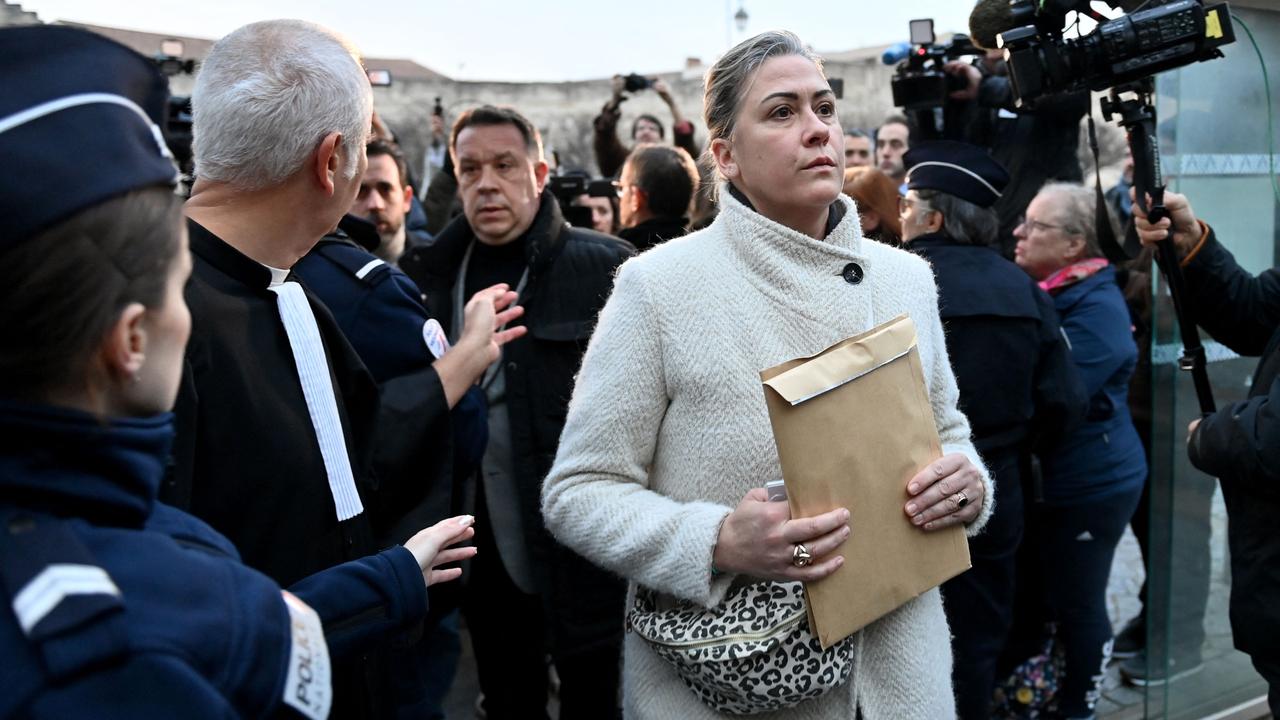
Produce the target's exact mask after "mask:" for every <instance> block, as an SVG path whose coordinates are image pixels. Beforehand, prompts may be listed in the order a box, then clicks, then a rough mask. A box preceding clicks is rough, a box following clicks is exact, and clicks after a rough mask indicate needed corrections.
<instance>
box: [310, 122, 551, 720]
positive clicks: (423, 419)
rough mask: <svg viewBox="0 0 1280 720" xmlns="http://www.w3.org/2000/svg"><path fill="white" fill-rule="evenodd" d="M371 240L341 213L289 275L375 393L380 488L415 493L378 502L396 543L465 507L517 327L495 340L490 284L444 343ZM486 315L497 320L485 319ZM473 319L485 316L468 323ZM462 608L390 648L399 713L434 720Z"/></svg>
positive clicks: (507, 302)
mask: <svg viewBox="0 0 1280 720" xmlns="http://www.w3.org/2000/svg"><path fill="white" fill-rule="evenodd" d="M379 142H380V141H379ZM373 147H374V144H373V143H370V148H373ZM383 147H385V145H383ZM371 152H372V150H371ZM362 191H363V182H362ZM358 203H359V201H358V200H357V204H358ZM380 242H386V238H385V237H379V232H378V230H377V228H376V226H375V225H373V224H372V223H369V222H366V221H365V220H362V219H361V218H358V217H356V216H354V215H347V216H345V217H344V218H343V219H342V221H341V223H340V224H339V227H338V229H336V230H335V231H334V232H333V233H330V234H329V235H327V236H325V237H324V238H322V239H321V240H320V242H319V243H317V244H316V246H315V247H314V248H312V250H311V251H310V252H309V253H307V255H306V256H304V257H303V258H302V259H301V260H300V261H298V263H297V264H296V265H294V267H293V272H294V274H295V275H296V276H297V277H299V278H301V280H302V281H303V282H304V283H305V284H306V285H307V287H308V288H309V289H310V290H311V291H312V292H314V293H315V294H316V295H317V296H318V297H319V298H320V299H321V300H322V301H323V302H324V304H325V305H326V306H327V307H328V308H329V310H330V311H331V312H332V313H333V316H334V319H335V320H336V321H337V323H338V326H339V327H340V328H341V329H342V333H343V334H344V335H345V336H346V337H347V340H348V341H350V342H351V346H352V347H353V348H354V349H355V351H356V354H357V355H359V356H360V359H361V361H363V362H364V364H365V366H366V367H367V368H368V369H369V372H370V374H371V375H372V376H373V379H374V380H375V381H376V382H377V383H378V385H379V388H380V395H381V397H382V406H383V415H382V418H383V422H381V423H380V424H379V428H378V431H377V435H378V437H377V446H378V451H377V453H376V454H375V459H374V462H375V468H374V469H375V472H376V473H377V475H378V476H379V478H380V479H381V480H386V479H388V478H389V477H390V476H397V477H400V478H403V480H402V481H399V482H394V483H392V484H395V485H397V486H399V487H405V488H414V489H415V490H416V492H414V493H413V494H405V495H401V496H399V497H397V498H395V499H394V501H393V502H388V503H385V505H386V506H387V507H388V509H389V511H390V512H387V513H386V514H387V517H386V518H384V521H383V522H382V523H380V524H381V525H382V526H384V527H387V528H388V530H387V531H386V537H384V538H383V541H384V542H400V541H402V540H403V539H404V538H406V537H409V536H410V535H412V533H413V532H414V531H415V530H416V529H417V528H419V527H422V526H423V525H425V524H430V523H434V522H436V521H438V520H440V519H442V518H444V517H447V516H449V515H452V514H455V513H457V512H461V511H462V509H463V508H465V507H467V506H468V505H469V502H468V498H467V497H466V495H467V493H466V489H467V487H468V486H467V482H466V481H467V478H469V477H470V476H471V474H472V473H473V472H475V470H476V469H477V468H478V466H479V464H480V458H481V457H482V455H483V453H484V449H485V445H486V443H487V441H488V437H489V428H488V422H487V413H486V411H485V410H486V405H485V401H484V396H483V395H482V394H481V392H480V391H479V390H478V389H477V388H476V386H475V385H476V381H477V380H478V379H479V378H480V376H481V374H482V373H483V372H484V371H485V369H487V367H488V366H489V364H490V363H491V362H492V360H493V358H495V357H496V346H497V345H501V344H503V343H505V342H506V341H507V340H509V339H512V338H515V337H519V336H520V335H523V334H524V332H525V330H526V328H525V327H524V326H522V325H521V326H517V327H515V328H510V329H504V330H502V331H500V332H498V333H497V334H496V335H495V334H494V333H493V332H492V328H493V327H495V322H496V324H497V325H499V326H501V325H505V324H506V323H507V322H508V321H509V320H512V319H514V318H516V317H519V316H520V314H521V313H522V312H523V309H522V308H521V307H520V306H518V305H512V304H511V303H512V302H513V301H514V299H515V293H514V292H510V291H508V290H507V288H506V287H505V286H495V287H493V288H490V289H488V290H485V291H481V292H480V293H477V295H476V298H477V301H473V302H472V303H470V304H469V305H468V312H469V313H470V316H469V317H468V319H467V323H466V326H465V329H464V331H463V337H462V338H460V339H459V342H458V343H457V345H454V346H450V344H449V341H448V339H447V338H446V337H445V333H444V329H443V328H442V327H441V325H440V323H439V322H437V321H436V320H435V319H433V318H431V317H430V316H429V315H428V314H427V311H426V308H425V307H424V306H423V304H422V293H421V291H419V290H418V287H417V286H416V285H414V283H413V281H412V280H410V279H409V277H408V276H407V275H405V274H404V273H403V272H401V271H400V270H399V268H397V267H396V266H395V265H393V264H391V263H388V262H386V261H384V260H382V259H381V258H379V257H377V256H375V255H373V254H372V250H373V248H376V247H378V245H379V243H380ZM495 300H496V301H497V303H498V305H496V306H495ZM486 302H487V303H488V304H487V305H485V304H483V303H486ZM495 307H496V308H497V310H495V309H494V308H495ZM503 308H505V309H503ZM499 310H500V312H498V311H499ZM495 312H498V317H497V318H495V319H494V320H487V317H488V316H491V315H493V314H494V313H495ZM476 313H480V314H481V315H484V316H485V319H482V320H481V321H477V320H476ZM486 313H487V315H486ZM486 323H487V324H486ZM484 328H487V331H483V330H482V329H484ZM467 330H470V331H471V332H470V333H468V332H467ZM490 342H492V343H494V348H495V350H494V352H493V354H492V355H490V350H491V348H490ZM459 604H460V598H459V597H458V593H457V589H456V588H454V587H453V586H447V587H444V588H437V589H433V590H432V592H431V608H432V610H431V612H430V613H429V614H428V616H427V619H426V622H425V624H424V627H423V634H422V640H421V641H419V642H418V643H417V644H416V645H415V646H414V647H412V648H410V649H407V650H404V651H403V652H402V651H400V650H398V649H397V650H396V651H395V652H396V653H397V657H394V658H392V659H391V661H390V662H388V663H387V667H388V671H389V672H390V673H392V674H393V676H394V677H395V684H396V686H397V687H399V688H401V692H399V693H397V695H396V697H395V698H394V702H395V703H396V704H397V705H398V706H399V708H400V712H403V713H405V714H406V715H412V716H419V717H422V716H425V717H443V703H444V699H445V696H446V695H447V694H448V690H449V681H450V680H451V679H452V678H453V676H454V674H455V672H456V669H457V660H458V657H459V655H460V650H461V645H460V642H461V641H460V639H459V637H458V632H457V608H458V605H459ZM391 701H392V700H388V702H391Z"/></svg>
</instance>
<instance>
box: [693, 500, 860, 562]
mask: <svg viewBox="0 0 1280 720" xmlns="http://www.w3.org/2000/svg"><path fill="white" fill-rule="evenodd" d="M848 522H849V511H848V510H846V509H845V508H836V509H835V510H832V511H831V512H828V513H823V514H822V515H817V516H814V517H809V518H796V519H794V520H793V519H791V508H790V507H789V506H788V505H787V503H785V502H770V501H769V494H768V492H767V491H766V490H765V489H764V488H755V489H754V490H751V491H750V492H748V493H747V494H746V496H744V497H743V498H742V502H740V503H738V507H737V508H736V509H734V511H733V512H731V513H729V517H727V518H725V521H724V524H723V525H721V526H720V536H719V538H717V540H716V549H715V554H714V556H713V558H712V562H713V564H714V565H715V567H716V568H717V569H718V570H721V571H723V572H728V573H738V574H742V575H750V576H751V577H758V578H762V579H765V580H778V581H787V580H802V581H804V582H813V581H814V580H821V579H822V578H824V577H826V576H828V575H830V574H831V573H833V572H835V571H836V569H837V568H839V567H840V566H841V565H843V564H844V557H843V556H841V555H833V554H832V553H834V552H835V551H836V549H837V548H839V547H840V545H841V544H842V543H843V542H844V541H845V540H847V539H848V538H849V525H848ZM798 545H802V546H803V549H804V550H805V551H807V552H808V553H809V556H810V558H811V559H810V560H809V562H808V563H806V564H802V565H797V564H796V562H797V560H796V557H797V550H796V549H797V546H798Z"/></svg>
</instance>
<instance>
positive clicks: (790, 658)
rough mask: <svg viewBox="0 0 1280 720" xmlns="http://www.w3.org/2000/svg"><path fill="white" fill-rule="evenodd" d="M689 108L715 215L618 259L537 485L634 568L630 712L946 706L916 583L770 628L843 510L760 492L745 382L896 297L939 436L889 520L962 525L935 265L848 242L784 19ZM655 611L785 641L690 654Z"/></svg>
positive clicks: (883, 316)
mask: <svg viewBox="0 0 1280 720" xmlns="http://www.w3.org/2000/svg"><path fill="white" fill-rule="evenodd" d="M704 107H705V120H706V125H707V128H708V132H709V136H710V153H711V155H712V157H713V158H714V160H715V164H716V167H717V170H718V172H719V174H720V176H721V180H722V184H721V185H720V203H721V204H720V213H719V215H718V216H717V217H716V219H715V222H714V223H712V224H711V225H710V226H708V227H707V228H705V229H703V230H700V231H698V232H695V233H693V234H691V235H687V236H685V237H683V238H678V239H675V240H670V241H668V242H666V243H664V244H662V245H660V246H658V247H656V248H654V249H653V250H650V251H649V252H647V253H644V254H642V255H640V256H638V257H636V258H633V259H632V260H629V261H628V262H627V263H626V264H624V265H623V266H622V268H621V269H620V271H619V274H618V278H617V281H616V284H615V288H614V291H613V294H612V296H611V297H610V299H609V302H608V304H607V305H606V306H605V308H604V310H603V311H602V313H601V315H600V319H599V323H598V326H597V328H596V331H595V334H594V335H593V336H592V339H591V343H590V346H589V347H588V349H587V353H586V355H585V357H584V360H583V365H582V370H581V372H580V374H579V377H578V381H577V385H576V387H575V389H574V396H573V400H572V402H571V403H570V407H569V414H568V420H567V424H566V426H565V430H564V433H563V435H562V436H561V443H560V447H559V451H558V454H557V457H556V462H555V465H554V467H553V468H552V470H551V472H550V474H549V476H548V477H547V480H546V482H545V483H544V485H543V496H542V497H543V514H544V517H545V519H546V524H547V527H548V528H549V529H550V530H551V531H552V532H553V533H555V534H556V536H557V537H558V538H559V539H560V540H561V541H562V542H563V543H564V544H566V545H567V546H569V547H571V548H572V549H574V550H575V551H577V552H579V553H581V554H582V555H583V556H585V557H586V558H588V559H589V560H591V561H593V562H595V563H597V564H599V565H601V566H603V567H605V568H608V569H610V570H613V571H614V572H617V573H619V574H620V575H622V576H624V577H626V578H628V579H629V580H630V581H631V584H632V587H631V595H632V598H633V599H634V604H633V605H631V607H632V609H633V612H632V613H631V615H630V618H631V621H632V622H631V625H632V627H633V628H634V627H636V622H635V621H636V620H637V619H639V618H643V619H645V620H646V621H650V620H654V619H655V618H656V619H658V620H659V622H657V623H656V624H657V625H659V626H660V627H659V629H658V632H657V633H655V634H654V637H653V638H650V639H645V638H641V637H639V633H640V631H639V630H637V631H636V632H632V633H628V635H627V638H626V645H625V662H624V673H625V681H624V682H625V692H624V698H623V705H624V712H625V715H626V716H627V717H628V718H641V719H651V718H652V719H662V720H666V719H667V718H682V719H687V720H706V719H710V718H720V717H726V716H727V713H730V712H734V713H742V712H752V713H757V712H758V713H761V714H758V715H757V717H759V718H783V717H785V718H798V719H801V720H803V719H806V718H833V719H834V718H853V717H856V716H858V714H859V713H861V714H862V715H863V716H865V717H868V718H880V717H930V718H940V717H952V716H954V715H955V705H954V698H953V696H952V691H951V678H950V674H951V652H950V647H949V637H950V636H949V632H948V628H947V622H946V618H945V616H944V615H943V612H942V604H941V600H940V597H939V593H938V591H937V590H936V589H935V590H930V591H928V592H926V593H924V594H923V595H921V596H919V597H916V598H914V599H912V600H909V601H907V602H906V603H905V604H904V605H902V606H901V607H899V608H898V609H897V610H894V611H893V612H890V613H889V614H888V615H886V616H884V617H882V618H881V619H879V620H877V621H875V622H873V623H871V624H870V625H868V626H867V627H866V628H864V629H862V630H861V631H859V632H857V633H855V634H854V635H852V636H850V637H849V638H847V639H846V640H843V641H841V642H839V643H836V644H835V645H834V646H833V647H831V648H829V649H827V650H826V651H823V650H822V649H821V648H820V647H819V646H818V644H817V641H816V640H815V639H814V638H813V637H812V635H811V634H810V633H809V631H808V624H807V622H799V621H797V624H796V626H795V627H793V628H785V627H780V626H778V625H776V624H775V623H778V622H779V621H780V620H781V617H780V613H779V612H777V611H776V610H777V608H778V607H779V606H780V605H787V604H788V603H791V604H790V605H789V607H796V606H797V605H796V604H795V603H798V602H799V601H798V600H797V598H798V597H799V594H798V593H799V587H800V582H802V581H805V582H811V581H815V580H819V579H821V578H823V577H826V576H828V575H830V574H831V573H832V572H834V571H835V570H836V569H837V568H839V567H840V565H841V564H842V562H843V557H842V556H841V554H840V552H841V546H842V544H843V543H845V541H846V538H848V536H849V533H850V530H849V525H848V523H849V522H850V513H849V509H848V508H835V509H832V510H831V511H829V512H826V513H824V514H821V515H818V516H815V517H808V518H792V517H790V513H789V510H788V507H787V503H785V502H769V499H768V494H767V492H766V490H765V488H764V486H765V485H766V484H767V483H768V482H769V481H771V480H774V479H775V478H778V477H779V476H780V475H781V470H780V466H779V460H778V452H777V448H776V445H775V443H774V438H773V433H772V430H771V427H770V424H769V418H768V412H767V410H766V407H765V402H764V396H763V393H762V390H761V386H760V376H759V371H760V370H761V369H763V368H768V367H771V366H773V365H776V364H778V363H780V362H783V361H786V360H790V359H793V358H798V357H806V356H809V355H813V354H815V353H817V352H820V351H821V350H823V349H824V348H826V347H828V346H830V345H832V344H833V343H836V342H838V341H840V340H843V339H846V338H848V337H851V336H853V335H856V334H858V333H861V332H864V331H866V330H869V329H871V328H872V327H875V326H876V325H879V324H882V323H885V322H887V321H889V320H892V319H893V318H895V317H897V316H898V315H900V314H902V313H906V314H908V315H910V316H911V318H912V319H913V320H914V322H915V325H916V327H917V332H918V338H919V349H920V359H921V361H922V366H923V372H924V375H925V384H926V387H927V390H928V394H929V398H930V401H931V407H932V411H933V416H934V420H935V421H936V424H937V428H938V433H939V436H940V437H941V441H942V449H943V453H944V454H943V456H942V457H941V458H940V459H939V460H936V461H934V462H932V463H930V464H929V465H928V466H927V467H925V468H922V469H921V471H920V472H919V473H918V474H916V475H915V476H914V477H912V478H911V479H909V480H908V481H907V483H906V487H904V488H903V495H902V499H903V504H902V508H901V511H900V512H902V516H901V520H902V522H904V523H911V524H912V525H914V526H915V527H916V528H919V531H920V532H931V531H935V530H937V529H939V528H943V527H952V526H956V525H959V524H963V525H967V526H968V528H969V530H970V531H971V532H976V531H977V530H978V529H979V528H980V527H981V526H982V524H983V523H984V522H985V520H986V517H987V516H988V515H989V514H990V510H991V503H990V502H989V500H988V498H990V496H991V486H990V479H989V478H988V476H987V473H986V471H985V470H984V469H983V466H982V464H981V461H980V460H979V459H978V456H977V453H976V451H975V450H974V448H973V445H972V443H971V442H970V439H969V435H970V430H969V425H968V423H967V421H966V420H965V417H964V415H963V414H962V413H961V412H960V411H959V410H958V409H957V395H958V393H957V390H956V383H955V378H954V376H953V375H952V372H951V366H950V363H949V362H948V360H947V354H946V346H945V343H944V338H943V331H942V325H941V322H940V321H939V318H938V301H937V289H936V287H935V285H934V281H933V273H932V272H931V270H930V269H929V266H928V264H927V263H925V262H924V261H923V260H921V259H919V258H917V257H914V256H912V255H910V254H908V253H906V252H903V251H901V250H897V249H894V248H891V247H889V246H887V245H882V244H880V243H875V242H869V241H867V240H866V239H864V238H863V236H862V233H861V231H860V229H859V223H858V217H857V211H856V209H855V208H854V205H853V203H852V201H850V200H849V199H848V198H847V197H845V196H844V195H842V194H841V192H840V191H841V186H842V185H843V180H844V174H843V167H842V166H843V164H844V148H843V144H844V140H843V134H842V132H841V129H840V123H839V120H838V119H837V116H836V109H835V107H836V100H835V96H834V94H833V93H832V91H831V87H830V85H829V84H828V82H827V80H826V77H825V76H824V75H823V72H822V65H821V61H820V60H819V59H818V58H817V57H815V56H814V55H813V54H812V52H811V51H810V50H809V49H808V48H807V47H805V46H804V45H803V44H802V43H801V42H800V41H799V39H798V38H796V36H795V35H793V34H791V33H788V32H769V33H764V34H762V35H759V36H756V37H754V38H751V39H749V40H746V41H744V42H743V43H741V44H739V45H738V46H737V47H735V48H734V49H732V50H730V51H729V52H728V53H727V54H726V55H725V56H724V57H722V58H721V59H720V60H719V61H718V62H717V63H716V65H715V66H714V67H713V68H712V69H711V70H710V71H709V72H708V74H707V81H706V92H705V102H704ZM868 412H874V410H871V409H868ZM858 441H859V439H858V438H857V437H852V436H851V437H850V438H849V442H850V443H857V442H858ZM866 451H867V452H876V449H875V448H872V447H868V448H866ZM753 593H754V594H753ZM761 593H763V596H762V595H761ZM793 600H794V602H793ZM798 607H803V605H802V604H799V605H798ZM801 614H803V613H801ZM667 618H669V619H671V620H672V624H673V625H674V624H677V623H680V622H691V623H692V624H693V625H694V626H700V627H715V628H720V629H724V630H725V631H726V632H729V633H735V636H736V637H743V638H747V637H763V636H768V637H769V638H771V639H770V640H768V641H767V642H764V643H763V644H762V645H764V646H771V644H772V643H775V642H776V643H779V644H780V647H783V648H790V649H789V650H788V651H782V652H777V653H775V654H770V653H771V652H773V651H771V650H769V649H768V648H767V647H761V646H759V645H755V646H753V647H740V646H739V645H743V644H745V645H752V643H751V642H749V641H746V640H744V641H743V643H735V644H734V647H726V646H724V645H720V644H717V643H716V638H715V637H712V638H710V640H711V641H712V642H711V644H710V645H706V646H705V647H707V654H709V655H712V656H713V657H715V656H717V655H719V654H721V653H725V654H732V653H736V652H737V651H739V650H742V651H743V652H744V653H745V655H744V656H741V657H742V658H743V662H740V663H721V662H701V661H700V660H701V659H703V658H702V656H701V655H700V653H699V652H698V651H697V650H691V652H692V655H693V656H694V657H685V660H688V661H689V662H683V661H681V660H678V659H676V657H675V656H676V655H681V653H680V652H679V651H678V650H673V647H674V646H673V644H672V643H670V642H666V640H667V638H666V635H667V633H666V631H665V630H663V629H662V627H661V626H662V625H664V624H665V619H667ZM735 621H740V622H742V623H746V624H749V625H750V626H751V627H749V628H741V627H739V626H737V625H735ZM739 630H741V631H742V632H741V633H739V632H738V631H739ZM712 632H713V633H718V632H719V630H714V631H712ZM707 639H708V638H706V637H703V638H702V640H707ZM697 644H698V641H695V642H694V645H697ZM686 647H688V646H686ZM757 651H760V652H758V653H757Z"/></svg>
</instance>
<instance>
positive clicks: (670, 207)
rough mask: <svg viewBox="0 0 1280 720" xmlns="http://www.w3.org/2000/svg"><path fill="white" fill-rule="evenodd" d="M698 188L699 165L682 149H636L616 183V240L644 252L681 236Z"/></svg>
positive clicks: (687, 223) (686, 225) (687, 221)
mask: <svg viewBox="0 0 1280 720" xmlns="http://www.w3.org/2000/svg"><path fill="white" fill-rule="evenodd" d="M698 185H699V178H698V166H697V165H695V164H694V162H693V158H691V157H689V153H687V152H685V151H684V149H683V148H678V147H668V146H666V145H640V146H637V147H636V149H635V150H632V151H631V154H630V155H628V156H627V162H626V163H625V164H623V166H622V175H621V176H620V178H619V180H618V192H619V198H618V216H619V220H620V221H621V225H622V231H621V232H619V233H618V237H620V238H622V239H623V240H626V241H627V242H629V243H631V244H632V245H634V246H635V247H636V249H637V250H639V251H641V252H644V251H645V250H648V249H649V248H651V247H653V246H654V245H657V244H658V243H660V242H662V241H664V240H670V239H671V238H677V237H680V236H681V235H684V234H685V233H686V232H688V230H689V216H690V214H691V213H692V212H693V199H694V197H695V196H697V194H698Z"/></svg>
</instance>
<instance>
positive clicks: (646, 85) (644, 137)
mask: <svg viewBox="0 0 1280 720" xmlns="http://www.w3.org/2000/svg"><path fill="white" fill-rule="evenodd" d="M645 90H653V91H654V92H655V93H657V94H658V97H660V98H662V102H664V103H666V104H667V108H668V109H670V110H671V141H672V144H674V145H675V146H676V147H680V148H684V149H685V152H687V153H689V157H692V158H696V157H698V155H699V153H700V152H701V151H700V150H699V149H698V144H697V142H696V141H695V140H694V137H693V123H692V122H690V121H689V120H687V119H685V117H684V115H683V114H682V113H681V112H680V107H679V106H678V105H676V101H675V98H674V97H672V95H671V88H670V87H669V86H668V85H667V83H666V81H665V80H662V79H661V78H656V77H645V76H643V75H637V74H635V73H631V74H630V75H627V76H622V75H614V76H613V96H612V97H610V98H609V101H608V102H606V103H605V104H604V107H603V108H601V110H600V114H599V115H597V116H596V118H595V120H594V121H593V123H592V124H593V126H594V132H593V134H592V146H593V147H594V148H595V150H596V164H598V165H599V166H600V174H601V175H603V176H604V177H617V175H618V172H619V171H621V170H622V163H623V162H625V161H626V159H627V153H629V152H630V151H631V150H630V148H627V147H626V146H624V145H623V144H622V141H621V140H619V139H618V120H619V119H620V118H621V117H622V103H624V102H626V101H627V100H629V99H631V96H632V95H634V94H636V93H638V92H643V91H645ZM666 134H667V131H666V128H665V127H663V125H662V121H661V120H659V119H658V118H656V117H654V116H653V115H649V114H647V113H646V114H643V115H640V116H639V117H637V118H636V119H635V121H634V122H632V123H631V141H632V142H633V143H636V144H640V143H660V142H663V141H664V140H665V138H666Z"/></svg>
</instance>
